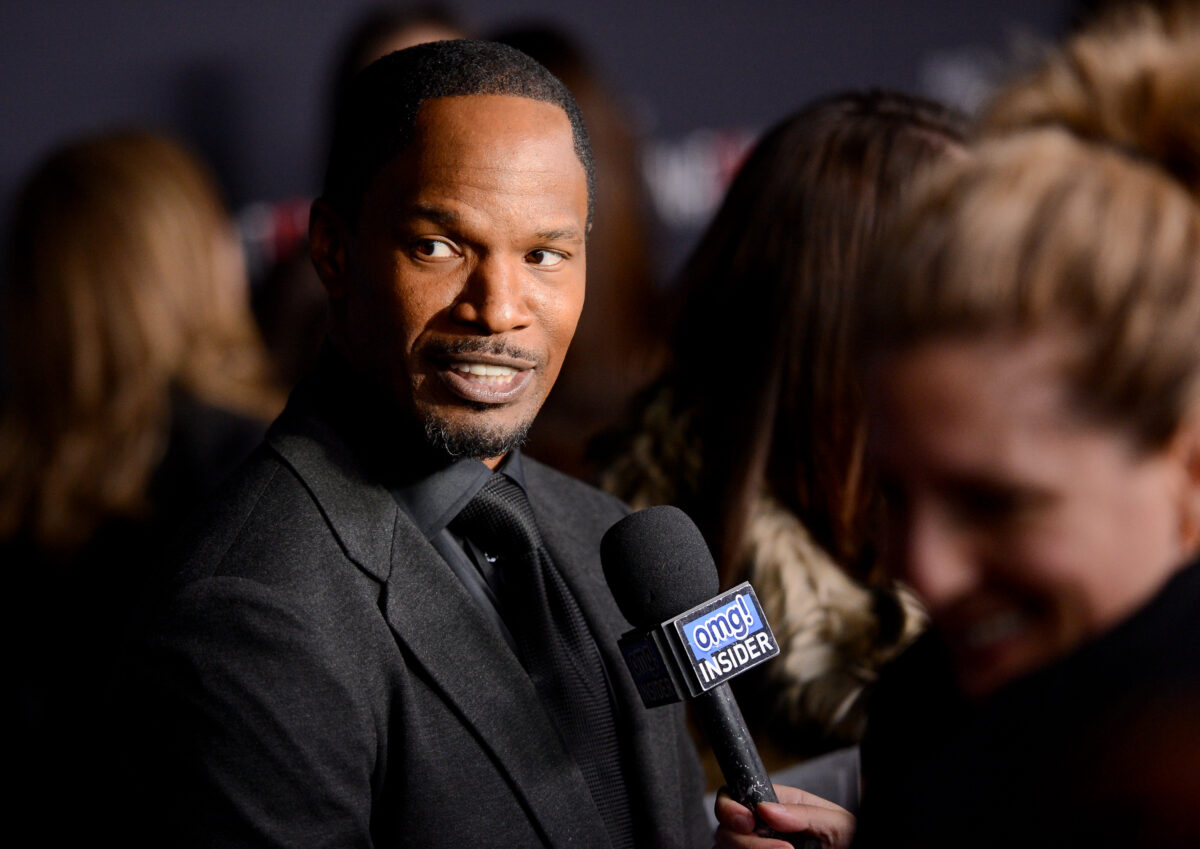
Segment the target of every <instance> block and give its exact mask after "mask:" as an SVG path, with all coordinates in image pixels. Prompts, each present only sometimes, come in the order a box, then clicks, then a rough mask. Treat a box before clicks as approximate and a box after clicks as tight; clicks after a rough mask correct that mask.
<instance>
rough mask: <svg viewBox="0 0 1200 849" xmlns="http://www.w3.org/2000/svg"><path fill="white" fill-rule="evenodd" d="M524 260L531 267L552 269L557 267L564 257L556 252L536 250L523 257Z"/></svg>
mask: <svg viewBox="0 0 1200 849" xmlns="http://www.w3.org/2000/svg"><path fill="white" fill-rule="evenodd" d="M525 258H526V259H527V260H529V262H530V263H531V264H533V265H536V266H539V267H541V268H553V267H554V266H556V265H559V264H560V263H561V262H562V261H563V260H564V259H566V257H564V256H563V255H562V254H560V253H559V252H558V251H547V250H540V249H539V250H536V251H530V252H529V253H527V254H526V255H525Z"/></svg>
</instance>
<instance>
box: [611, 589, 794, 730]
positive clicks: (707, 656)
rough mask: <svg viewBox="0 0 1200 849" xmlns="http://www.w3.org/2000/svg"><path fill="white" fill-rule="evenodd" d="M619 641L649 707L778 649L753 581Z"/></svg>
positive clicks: (708, 685)
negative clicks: (752, 584)
mask: <svg viewBox="0 0 1200 849" xmlns="http://www.w3.org/2000/svg"><path fill="white" fill-rule="evenodd" d="M619 646H620V649H621V654H622V655H623V656H624V658H625V664H626V666H628V667H629V673H630V675H632V676H633V680H634V682H635V683H636V684H637V687H638V692H639V693H640V694H641V696H642V701H643V703H644V704H645V705H646V707H656V706H658V705H664V704H670V703H671V702H677V701H679V700H680V699H681V698H694V697H696V696H698V695H700V694H701V693H704V692H706V691H708V690H711V689H712V688H713V687H716V686H717V685H718V684H722V683H724V682H726V681H728V680H729V679H730V678H732V677H734V676H735V675H739V674H741V673H742V672H745V671H746V670H747V669H751V668H753V667H755V666H757V665H758V664H760V663H763V662H765V661H767V660H770V659H771V658H773V657H775V656H776V655H777V654H779V644H778V643H777V642H776V641H775V635H774V634H772V633H771V626H770V625H769V624H767V618H766V617H765V616H764V615H763V612H762V605H760V604H759V602H758V596H756V595H755V594H754V587H752V586H750V583H749V582H748V581H747V582H743V583H741V584H739V585H738V586H736V587H733V588H732V589H729V590H726V591H725V592H723V593H721V594H720V595H718V596H717V597H715V598H712V599H709V600H708V601H706V602H704V603H702V604H699V605H697V606H696V607H693V608H692V609H691V610H686V611H684V612H683V613H681V614H679V615H678V616H676V617H674V618H672V619H669V620H667V621H666V622H663V623H662V624H661V625H658V626H656V627H654V628H651V629H650V630H649V631H639V630H636V629H635V630H634V631H631V632H629V633H628V634H626V635H625V636H624V637H622V638H621V640H620V643H619Z"/></svg>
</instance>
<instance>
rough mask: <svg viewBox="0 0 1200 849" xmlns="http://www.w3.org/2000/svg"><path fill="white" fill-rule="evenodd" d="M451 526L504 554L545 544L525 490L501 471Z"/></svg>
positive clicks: (489, 548)
mask: <svg viewBox="0 0 1200 849" xmlns="http://www.w3.org/2000/svg"><path fill="white" fill-rule="evenodd" d="M450 528H451V529H452V530H453V531H454V532H455V533H457V534H459V535H461V536H464V537H466V538H467V539H469V540H471V541H472V542H474V543H475V544H476V545H478V546H479V547H480V548H482V549H483V550H485V551H487V552H488V553H489V554H496V555H499V556H501V557H512V556H516V555H521V554H526V553H528V552H530V551H534V550H536V549H537V548H539V547H540V546H541V544H542V538H541V535H540V534H539V533H538V528H537V522H535V521H534V518H533V507H532V506H531V505H530V504H529V499H528V498H526V497H525V491H524V490H523V489H521V487H520V486H518V485H517V484H516V483H514V482H513V481H511V480H509V478H508V477H507V476H506V475H504V474H502V473H499V472H497V473H495V474H493V475H492V476H491V478H489V479H488V482H487V483H486V484H484V485H483V489H481V490H479V492H478V493H476V495H475V497H474V498H472V499H471V500H470V501H468V502H467V506H466V507H464V508H463V509H462V510H460V511H459V514H458V515H457V516H455V517H454V520H453V521H452V522H451V523H450Z"/></svg>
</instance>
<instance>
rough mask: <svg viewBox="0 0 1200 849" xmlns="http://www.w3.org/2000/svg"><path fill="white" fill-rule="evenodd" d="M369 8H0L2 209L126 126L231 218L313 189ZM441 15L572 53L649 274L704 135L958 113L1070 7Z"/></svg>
mask: <svg viewBox="0 0 1200 849" xmlns="http://www.w3.org/2000/svg"><path fill="white" fill-rule="evenodd" d="M373 5H375V4H374V3H371V2H357V1H354V2H330V0H258V1H257V2H247V0H205V2H175V0H0V77H2V79H3V81H4V82H3V91H4V94H3V100H2V104H3V105H2V118H3V123H2V126H3V131H2V132H0V201H2V202H3V205H4V209H5V210H7V209H8V207H9V203H10V200H11V196H12V193H13V191H14V189H15V188H16V186H17V184H18V183H19V181H20V179H21V177H22V176H23V175H24V174H25V173H26V172H27V171H28V169H30V168H31V167H32V166H33V165H34V164H35V162H36V161H37V159H38V157H39V156H40V155H42V154H43V153H44V152H45V151H46V150H47V148H48V147H50V146H52V145H54V144H57V143H59V142H62V141H64V140H65V139H67V138H69V137H71V136H73V135H75V134H78V133H81V132H88V131H93V130H97V129H101V128H106V127H110V126H113V125H119V124H129V123H138V124H145V125H150V126H152V127H156V128H159V129H162V130H167V131H170V132H173V133H175V134H177V135H181V136H183V137H184V138H185V139H187V140H189V141H190V142H191V143H192V144H193V145H194V146H195V147H196V148H197V149H198V150H199V151H200V152H201V153H202V154H203V155H205V156H206V157H207V158H208V159H209V161H210V162H211V163H212V164H213V165H214V167H215V168H216V170H217V172H218V174H219V175H220V177H221V179H222V180H223V182H224V183H225V187H226V191H227V193H228V198H229V200H230V202H231V204H232V205H233V206H235V207H238V208H240V207H243V206H244V205H246V204H248V203H250V202H252V201H255V200H260V199H277V198H285V197H291V196H297V195H307V194H309V193H311V192H313V191H314V189H315V186H316V175H317V174H318V172H319V165H318V162H317V160H318V159H319V157H320V150H321V147H322V144H323V138H324V131H323V127H324V113H325V104H326V88H327V76H328V74H329V71H330V68H331V66H332V63H333V57H334V53H335V51H336V49H337V45H338V42H339V40H340V38H341V37H342V35H343V34H344V33H345V31H346V30H347V29H348V27H349V26H350V25H351V24H352V23H353V22H354V21H355V20H356V18H357V17H358V15H359V14H360V13H361V12H362V11H363V10H364V9H365V8H367V7H370V6H373ZM446 5H447V6H448V7H449V8H451V9H452V10H454V11H455V12H457V13H459V14H460V15H461V16H462V17H463V18H464V20H465V21H466V23H467V24H468V25H470V26H472V27H474V28H475V29H476V30H477V31H479V32H487V31H489V30H492V29H494V28H496V27H501V26H508V25H511V24H514V23H518V22H529V21H535V20H536V21H543V22H549V23H552V24H556V25H558V26H560V27H562V28H563V29H565V30H566V31H568V32H569V33H571V34H573V35H574V36H575V37H576V38H578V39H579V40H580V41H581V42H582V44H583V46H584V48H585V49H586V51H587V53H588V55H589V56H590V58H591V59H592V62H593V64H594V65H595V67H596V69H597V70H598V71H599V73H600V74H601V75H602V77H603V79H604V80H605V81H606V82H607V83H608V84H609V86H610V87H611V88H612V89H613V91H614V92H615V93H616V94H617V95H618V96H619V97H620V98H621V100H622V101H623V103H624V104H625V106H626V107H627V109H628V110H629V114H630V115H631V116H632V117H633V119H634V121H635V123H636V127H637V129H638V131H639V133H640V134H641V136H642V137H643V139H644V142H645V144H644V147H645V151H646V162H647V163H650V164H651V167H650V168H649V171H650V173H651V176H653V177H654V178H655V179H656V180H657V181H658V182H659V183H660V184H661V185H658V186H656V187H654V188H655V191H656V193H657V197H656V200H657V201H658V202H659V203H660V205H662V208H661V210H660V211H661V212H662V213H663V214H664V216H665V217H666V218H667V219H668V220H667V225H668V226H667V230H669V231H670V233H669V238H667V239H666V240H665V241H664V245H663V250H662V256H661V257H660V258H659V262H660V264H661V267H662V268H663V269H668V268H670V267H671V266H673V264H674V263H675V262H676V260H677V259H678V257H679V255H680V253H681V252H682V250H683V249H684V248H685V247H686V242H687V239H688V238H689V235H690V234H692V233H694V231H695V229H696V228H697V227H699V226H700V224H702V223H703V220H704V219H705V218H706V216H707V213H708V211H709V210H710V208H711V201H712V200H713V199H712V198H709V197H707V196H706V195H705V194H704V193H700V195H699V196H697V195H696V193H695V186H694V184H695V181H696V180H703V179H705V178H706V173H707V171H711V170H712V168H713V167H714V166H713V161H712V160H713V157H714V156H715V155H716V153H718V152H719V150H718V148H719V144H720V143H721V142H723V141H727V140H728V139H729V138H733V139H735V140H736V139H737V138H739V136H738V134H739V133H745V134H753V133H754V132H757V131H758V130H760V129H762V128H763V127H765V126H766V125H768V124H769V123H772V122H773V121H775V120H776V119H778V118H780V117H781V116H783V115H784V114H785V113H787V112H788V111H791V110H793V109H795V108H796V107H797V106H799V105H800V104H801V103H803V102H804V101H805V100H807V99H809V98H811V97H813V96H816V95H819V94H822V93H826V92H829V91H832V90H835V89H841V88H847V87H865V86H879V85H883V86H891V87H896V88H900V89H904V90H908V91H913V92H920V93H927V94H932V95H935V96H938V97H941V98H943V99H948V100H954V101H957V102H958V103H960V104H962V105H966V106H970V105H971V104H972V103H974V102H975V101H976V100H977V98H978V97H979V95H980V92H981V91H983V90H984V89H985V88H986V86H987V84H988V83H989V81H990V80H991V79H992V78H993V77H994V75H995V73H996V72H997V71H998V69H1001V68H1003V67H1004V65H1005V63H1006V62H1007V61H1008V58H1007V57H1010V56H1011V55H1012V54H1013V53H1014V52H1016V53H1018V54H1019V53H1021V52H1022V51H1026V52H1027V51H1028V50H1029V49H1030V46H1031V45H1033V46H1036V45H1037V44H1039V43H1043V42H1045V41H1047V40H1050V39H1054V38H1057V37H1058V36H1059V35H1060V34H1061V33H1062V32H1063V30H1064V28H1065V26H1066V24H1067V21H1068V16H1069V11H1070V9H1071V7H1072V4H1071V3H1070V2H1069V0H980V1H979V2H973V3H963V2H961V0H839V2H819V1H818V0H812V2H808V1H807V0H692V1H691V2H689V0H460V2H450V3H447V4H446ZM714 130H715V131H717V133H716V134H715V135H714V133H713V131H714ZM706 169H707V170H706ZM708 176H711V175H708ZM689 186H691V188H692V195H691V196H689V195H688V194H687V191H688V189H689ZM664 192H665V193H666V194H665V195H664V194H663V193H664ZM672 192H674V193H675V194H674V195H672V194H671V193H672ZM681 193H682V194H681ZM709 194H711V192H710V193H709Z"/></svg>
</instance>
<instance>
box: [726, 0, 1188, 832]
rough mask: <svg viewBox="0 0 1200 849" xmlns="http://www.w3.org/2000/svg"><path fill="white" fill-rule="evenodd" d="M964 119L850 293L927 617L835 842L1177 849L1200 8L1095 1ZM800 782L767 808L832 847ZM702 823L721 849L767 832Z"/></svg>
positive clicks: (873, 416) (1182, 807) (826, 823)
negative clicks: (966, 149)
mask: <svg viewBox="0 0 1200 849" xmlns="http://www.w3.org/2000/svg"><path fill="white" fill-rule="evenodd" d="M982 127H983V134H984V136H985V137H986V138H987V140H986V141H983V142H981V143H980V144H978V145H976V146H975V147H974V149H973V151H972V156H971V157H970V158H969V159H968V160H966V161H965V162H962V163H954V164H951V165H948V166H947V167H945V168H944V169H943V170H942V171H941V173H939V174H938V175H937V177H936V179H934V180H933V181H932V182H931V183H930V184H929V185H928V186H927V187H926V188H925V189H923V190H922V191H921V192H920V193H919V194H918V196H917V198H916V200H915V203H914V205H913V207H912V209H911V210H909V211H908V212H907V213H906V214H905V215H904V216H903V220H902V222H901V224H900V225H899V226H898V227H897V228H896V229H895V230H894V232H892V233H891V234H890V235H889V236H888V238H887V239H886V241H885V243H884V245H883V247H882V248H881V251H880V255H879V262H878V263H877V265H876V266H875V268H874V273H873V274H870V275H868V277H867V278H866V279H867V281H868V283H867V284H866V285H865V287H864V292H865V294H864V298H863V301H862V304H861V309H860V316H861V329H860V336H861V342H862V352H863V359H862V361H863V364H864V367H865V374H866V378H865V387H866V390H867V399H868V409H869V419H870V421H871V423H872V425H873V436H872V440H873V444H874V446H875V449H874V454H875V456H876V458H877V461H878V463H879V468H880V473H881V479H882V481H883V482H884V489H885V492H886V493H887V495H888V506H889V515H891V516H892V517H893V531H894V533H893V535H892V538H893V543H892V553H893V555H894V557H893V559H894V563H895V566H896V569H897V573H898V574H899V575H900V576H902V577H903V578H904V579H905V580H907V581H908V582H909V583H910V584H911V585H912V586H913V588H914V589H915V590H916V592H917V593H918V594H919V595H920V597H921V599H922V601H923V602H924V603H925V604H926V605H927V608H928V610H929V613H930V616H931V619H932V623H933V627H932V629H931V630H930V632H929V633H928V634H927V635H926V636H925V637H923V638H921V639H920V640H918V642H917V643H916V644H914V646H913V647H912V648H911V649H910V650H909V651H908V652H906V653H905V654H904V655H903V656H902V657H900V658H899V659H897V660H896V661H895V662H894V663H893V664H892V665H891V666H890V667H889V668H888V669H886V670H885V672H884V675H883V677H882V679H881V681H880V683H879V685H878V688H877V690H876V692H875V694H874V697H873V700H872V704H871V708H870V726H869V731H868V739H867V741H866V743H865V744H864V749H863V773H864V776H863V777H864V798H863V807H862V816H861V819H860V821H859V825H858V827H859V831H858V836H857V839H856V844H855V845H861V846H867V847H874V846H889V847H893V846H898V847H909V846H913V847H916V846H920V847H935V849H936V847H951V846H954V847H958V846H973V847H993V846H995V847H1009V846H1017V845H1020V846H1047V847H1051V846H1053V847H1061V846H1093V845H1122V846H1154V847H1185V846H1186V847H1191V846H1195V845H1197V841H1198V840H1200V816H1197V814H1196V810H1195V800H1196V798H1197V795H1196V794H1197V791H1198V790H1200V768H1198V767H1197V763H1198V762H1197V760H1196V759H1195V757H1194V755H1195V753H1196V752H1197V751H1200V722H1198V721H1197V720H1196V711H1195V709H1196V706H1197V705H1200V616H1198V614H1200V561H1198V560H1197V552H1198V551H1200V17H1198V16H1197V11H1196V8H1195V7H1194V6H1192V7H1191V9H1190V11H1184V12H1180V13H1171V14H1168V15H1165V16H1158V15H1155V14H1151V13H1150V12H1148V11H1146V10H1141V11H1135V12H1133V13H1131V14H1128V15H1122V16H1119V17H1116V18H1111V19H1104V20H1102V21H1101V22H1100V23H1098V24H1096V25H1094V26H1093V27H1092V28H1091V29H1089V30H1088V31H1087V32H1085V33H1084V34H1082V35H1080V36H1078V37H1077V38H1075V39H1074V40H1072V41H1071V42H1069V43H1068V44H1067V45H1066V46H1065V48H1064V49H1063V50H1062V51H1061V52H1059V53H1058V54H1056V55H1055V56H1053V57H1052V58H1051V59H1050V60H1049V61H1048V62H1047V63H1046V64H1045V66H1044V67H1043V68H1042V69H1040V70H1039V71H1038V72H1036V73H1035V74H1033V75H1032V76H1031V77H1030V78H1029V79H1027V80H1024V81H1021V82H1018V83H1015V84H1013V85H1012V86H1011V87H1010V88H1008V89H1007V90H1005V91H1004V92H1003V93H1002V94H1001V95H1000V96H999V98H998V99H997V101H996V103H995V104H994V105H993V107H992V108H991V110H990V111H989V112H988V113H987V114H986V115H985V117H984V119H983V122H982ZM795 794H796V791H793V790H791V789H790V788H780V797H781V799H782V800H783V801H784V802H785V803H791V804H785V805H782V806H770V807H768V808H767V809H765V810H763V811H761V815H762V816H763V817H764V819H765V820H766V821H767V822H768V823H770V824H771V825H772V826H774V827H776V828H777V829H779V830H781V831H793V830H800V829H802V828H804V827H807V826H810V825H812V826H816V827H817V830H818V831H821V830H822V829H825V831H824V832H823V836H824V837H826V838H827V839H826V841H825V842H826V844H827V845H844V843H843V842H842V839H843V838H844V837H845V818H844V812H843V813H842V814H839V813H838V812H836V811H832V812H831V811H830V809H828V808H826V807H823V806H820V805H815V804H811V803H806V802H811V800H806V799H803V798H801V797H799V796H797V795H795ZM1189 800H1190V801H1189ZM718 816H719V818H720V819H721V822H722V824H723V826H722V829H721V830H720V831H719V832H718V844H719V845H721V846H746V847H749V846H758V847H768V846H779V845H781V844H779V843H777V842H774V841H770V840H762V839H759V838H756V837H755V836H754V835H752V834H751V833H750V828H751V827H752V824H751V823H750V822H749V819H750V818H749V812H748V811H746V810H745V809H744V808H741V807H740V806H738V805H736V804H734V803H732V802H731V801H729V800H728V799H727V798H724V797H723V798H722V799H721V800H720V801H719V803H718ZM839 818H840V819H839ZM835 822H840V825H838V826H836V827H831V823H835ZM839 828H840V829H841V831H840V832H839V831H838V829H839Z"/></svg>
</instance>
